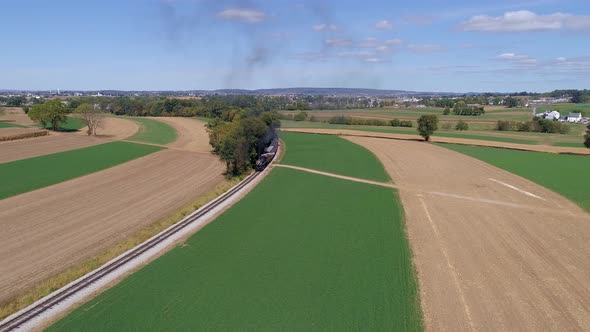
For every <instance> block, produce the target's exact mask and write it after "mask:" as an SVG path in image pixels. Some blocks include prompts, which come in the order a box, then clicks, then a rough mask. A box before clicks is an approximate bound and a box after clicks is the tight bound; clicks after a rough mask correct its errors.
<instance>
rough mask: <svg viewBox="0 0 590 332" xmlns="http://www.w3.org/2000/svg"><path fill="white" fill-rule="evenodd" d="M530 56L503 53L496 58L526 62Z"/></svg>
mask: <svg viewBox="0 0 590 332" xmlns="http://www.w3.org/2000/svg"><path fill="white" fill-rule="evenodd" d="M528 58H529V56H528V55H526V54H516V53H502V54H499V55H497V56H496V59H498V60H524V59H528Z"/></svg>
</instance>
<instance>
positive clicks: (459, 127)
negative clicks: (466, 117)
mask: <svg viewBox="0 0 590 332" xmlns="http://www.w3.org/2000/svg"><path fill="white" fill-rule="evenodd" d="M455 130H460V131H463V130H469V125H468V124H467V122H465V121H463V120H459V122H457V125H456V126H455Z"/></svg>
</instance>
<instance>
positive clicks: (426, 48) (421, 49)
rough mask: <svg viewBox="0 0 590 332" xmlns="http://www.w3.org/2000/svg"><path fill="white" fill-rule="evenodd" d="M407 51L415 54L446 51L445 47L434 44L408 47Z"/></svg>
mask: <svg viewBox="0 0 590 332" xmlns="http://www.w3.org/2000/svg"><path fill="white" fill-rule="evenodd" d="M408 49H409V50H410V51H412V52H416V53H433V52H444V51H447V50H448V49H447V48H446V47H444V46H442V45H436V44H423V45H408Z"/></svg>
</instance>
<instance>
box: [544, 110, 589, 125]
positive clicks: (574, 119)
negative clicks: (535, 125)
mask: <svg viewBox="0 0 590 332" xmlns="http://www.w3.org/2000/svg"><path fill="white" fill-rule="evenodd" d="M535 116H536V117H538V118H543V119H547V120H552V121H559V122H570V123H580V122H582V123H585V122H586V121H584V120H585V119H584V118H583V117H582V113H570V114H568V115H566V116H561V113H559V112H558V111H545V112H543V113H538V114H536V115H535Z"/></svg>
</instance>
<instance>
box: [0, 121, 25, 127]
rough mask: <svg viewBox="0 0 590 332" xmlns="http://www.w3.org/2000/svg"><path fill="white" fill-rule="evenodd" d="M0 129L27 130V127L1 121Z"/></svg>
mask: <svg viewBox="0 0 590 332" xmlns="http://www.w3.org/2000/svg"><path fill="white" fill-rule="evenodd" d="M0 128H27V127H26V126H21V125H19V124H16V123H12V122H3V121H0Z"/></svg>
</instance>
